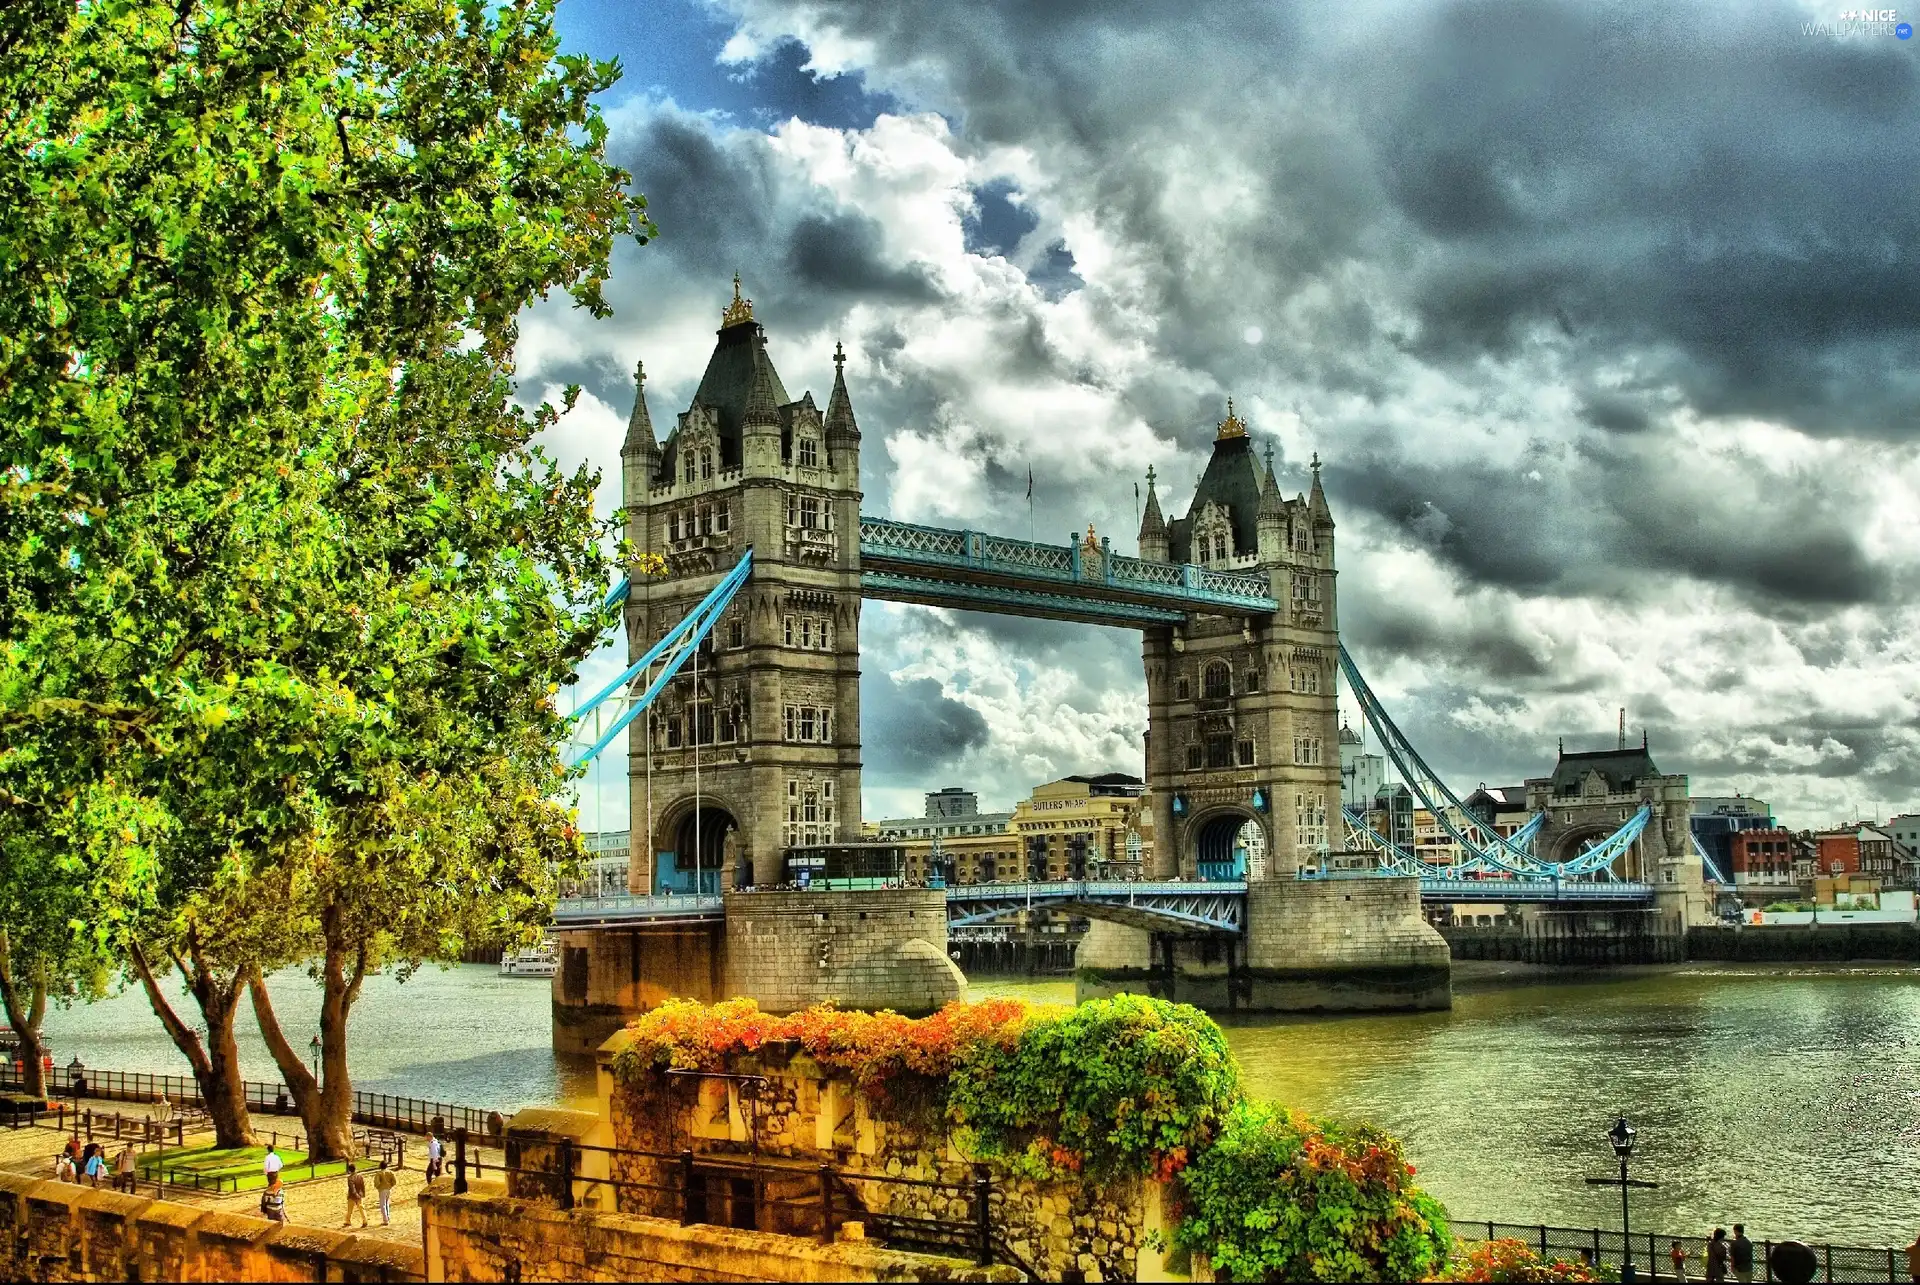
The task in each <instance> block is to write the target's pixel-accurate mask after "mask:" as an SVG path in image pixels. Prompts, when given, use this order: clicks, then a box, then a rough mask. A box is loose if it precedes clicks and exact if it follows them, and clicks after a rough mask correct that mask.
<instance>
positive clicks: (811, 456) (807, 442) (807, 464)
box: [800, 437, 820, 468]
mask: <svg viewBox="0 0 1920 1285" xmlns="http://www.w3.org/2000/svg"><path fill="white" fill-rule="evenodd" d="M819 462H820V447H819V444H818V443H817V442H815V441H814V440H813V439H812V438H811V437H803V438H801V439H800V467H801V468H813V467H815V466H816V465H818V464H819Z"/></svg>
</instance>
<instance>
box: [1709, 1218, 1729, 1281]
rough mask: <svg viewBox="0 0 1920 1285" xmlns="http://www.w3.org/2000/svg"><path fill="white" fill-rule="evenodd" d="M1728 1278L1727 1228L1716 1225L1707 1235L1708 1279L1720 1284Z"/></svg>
mask: <svg viewBox="0 0 1920 1285" xmlns="http://www.w3.org/2000/svg"><path fill="white" fill-rule="evenodd" d="M1726 1279H1727V1229H1726V1228H1725V1227H1715V1228H1714V1229H1713V1235H1711V1236H1709V1237H1707V1280H1708V1281H1709V1282H1712V1285H1720V1283H1721V1282H1723V1281H1725V1280H1726Z"/></svg>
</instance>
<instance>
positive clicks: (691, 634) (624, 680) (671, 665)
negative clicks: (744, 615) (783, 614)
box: [569, 548, 753, 767]
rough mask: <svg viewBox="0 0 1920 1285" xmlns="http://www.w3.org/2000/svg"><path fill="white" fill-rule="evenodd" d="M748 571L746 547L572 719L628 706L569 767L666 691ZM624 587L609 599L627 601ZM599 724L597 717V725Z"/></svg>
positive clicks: (596, 750) (606, 742) (750, 561)
mask: <svg viewBox="0 0 1920 1285" xmlns="http://www.w3.org/2000/svg"><path fill="white" fill-rule="evenodd" d="M752 571H753V550H752V549H751V548H749V549H748V550H747V551H746V552H745V553H743V554H741V555H740V561H739V562H738V563H736V564H734V568H733V570H731V571H729V572H727V574H726V575H724V576H722V577H721V578H720V582H719V583H718V584H716V585H714V587H713V588H712V589H710V590H708V591H707V596H706V597H704V598H702V599H701V600H700V602H699V604H698V605H697V606H695V607H694V609H693V610H692V611H690V612H688V613H687V615H686V617H685V618H684V619H683V620H681V621H680V623H679V624H677V625H675V626H674V627H673V628H672V629H669V630H668V631H667V633H666V636H665V637H664V638H662V639H661V640H660V641H659V642H657V643H655V644H654V645H653V646H652V647H649V648H648V649H647V651H646V654H645V655H643V656H641V657H640V659H638V660H636V661H634V662H633V663H632V664H631V665H629V666H627V668H626V669H624V670H623V671H621V674H620V676H619V677H618V678H616V679H614V680H613V681H612V682H611V683H609V684H607V686H606V687H605V688H604V689H603V690H601V691H600V692H598V693H596V694H595V695H594V696H593V697H592V699H590V700H588V701H587V702H586V704H584V705H582V706H581V707H580V708H579V709H577V710H575V711H574V712H573V713H572V715H570V717H571V718H572V719H573V721H575V722H578V721H579V720H580V719H582V718H585V717H587V716H588V715H589V714H592V713H593V712H594V711H595V710H597V709H599V708H600V706H602V705H603V704H606V703H608V702H610V701H611V702H616V703H618V702H620V701H624V702H625V704H626V708H625V710H623V711H622V712H621V714H620V716H619V717H618V718H616V719H614V721H613V724H612V726H610V727H608V728H606V729H605V730H604V731H602V732H600V734H599V735H598V737H597V738H596V739H595V740H594V741H593V742H592V744H590V745H589V746H588V747H587V749H585V750H584V751H582V752H581V753H580V754H579V755H578V756H576V757H575V758H573V759H572V760H571V762H570V763H569V766H571V767H578V766H579V765H580V764H582V763H585V762H586V761H587V760H589V759H591V758H594V757H595V756H597V755H598V754H599V753H600V752H601V751H602V750H604V749H606V748H607V746H608V745H610V744H612V743H613V738H614V737H616V736H618V735H619V734H620V733H621V732H622V731H624V730H625V729H626V726H627V724H629V723H631V722H633V720H634V719H636V718H638V717H639V716H640V714H641V712H642V711H643V710H645V709H646V708H647V707H648V706H649V705H651V704H653V702H654V699H655V698H656V697H658V696H659V695H660V693H661V692H662V691H664V690H666V686H667V684H668V683H670V682H672V681H673V677H674V675H676V674H678V673H679V672H680V669H681V666H683V665H685V664H686V663H687V662H688V661H689V660H691V659H692V658H693V654H694V652H696V651H698V650H699V648H700V644H701V643H702V642H703V641H704V640H705V639H706V637H707V635H708V634H710V633H712V632H713V627H714V625H715V624H717V623H718V622H719V620H720V613H721V612H723V611H725V610H726V609H727V604H728V603H730V602H732V601H733V596H734V595H735V594H736V593H738V592H740V588H741V586H742V585H744V584H746V582H747V577H748V576H749V575H750V574H752ZM627 587H628V582H627V581H622V582H621V584H620V586H619V587H618V588H616V589H615V590H614V592H613V594H609V595H608V601H609V602H611V601H613V600H614V597H615V595H618V597H619V599H620V600H621V601H625V598H626V593H625V592H623V591H624V590H626V589H627ZM656 664H658V665H660V666H661V668H660V672H659V673H658V674H655V675H653V676H652V679H651V681H650V682H647V684H646V687H645V690H644V691H642V692H641V694H640V695H638V696H635V695H633V693H632V683H633V681H634V679H636V678H640V677H642V676H643V675H646V674H648V673H649V671H650V669H651V667H652V666H654V665H656ZM597 724H598V720H597V719H596V726H597Z"/></svg>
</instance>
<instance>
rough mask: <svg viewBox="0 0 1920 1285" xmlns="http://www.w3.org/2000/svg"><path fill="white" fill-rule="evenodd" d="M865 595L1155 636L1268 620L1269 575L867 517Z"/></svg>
mask: <svg viewBox="0 0 1920 1285" xmlns="http://www.w3.org/2000/svg"><path fill="white" fill-rule="evenodd" d="M860 592H861V596H862V597H866V598H882V599H886V600H888V601H891V602H913V603H919V604H921V605H923V606H929V607H953V608H958V609H962V610H970V611H981V610H986V611H995V612H1000V613H1003V614H1009V615H1017V616H1038V617H1041V618H1044V619H1048V620H1070V621H1077V622H1079V623H1082V624H1093V625H1121V626H1132V627H1135V628H1147V627H1150V626H1153V625H1169V624H1179V623H1181V622H1182V621H1184V620H1186V618H1187V617H1188V616H1190V615H1214V616H1270V615H1272V614H1273V613H1274V612H1275V611H1278V610H1279V603H1277V602H1275V601H1274V599H1273V597H1272V593H1271V587H1270V586H1269V584H1268V582H1267V577H1266V576H1265V575H1263V574H1261V573H1259V572H1245V571H1222V570H1216V569H1214V568H1211V567H1199V566H1194V565H1193V564H1191V563H1185V564H1182V563H1172V562H1152V561H1149V560H1147V559H1144V558H1128V557H1123V556H1121V555H1120V554H1117V553H1114V552H1113V550H1112V548H1111V546H1110V544H1109V542H1108V541H1107V540H1104V539H1103V540H1101V541H1100V543H1099V544H1098V545H1093V544H1091V543H1090V542H1089V541H1076V542H1070V543H1067V544H1036V543H1034V542H1033V541H1031V540H1013V539H1008V538H1007V537H1006V536H999V535H988V534H987V533H985V532H983V531H967V530H952V529H949V528H945V527H930V526H916V525H914V524H913V523H910V522H895V521H893V520H892V519H890V518H876V517H866V516H863V517H862V518H861V519H860Z"/></svg>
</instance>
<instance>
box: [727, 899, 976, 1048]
mask: <svg viewBox="0 0 1920 1285" xmlns="http://www.w3.org/2000/svg"><path fill="white" fill-rule="evenodd" d="M726 906H727V945H726V983H725V986H724V987H723V989H724V991H725V993H726V994H728V995H747V996H751V997H752V998H754V999H755V1000H758V1001H759V1003H760V1007H761V1008H762V1009H765V1010H766V1011H768V1012H773V1013H790V1012H794V1011H796V1010H798V1009H802V1008H806V1007H808V1006H809V1005H812V1004H817V1003H820V1002H821V1001H823V1000H830V1001H832V1002H833V1003H835V1004H838V1005H839V1006H840V1007H842V1008H864V1009H881V1008H890V1009H894V1010H896V1011H898V1012H901V1013H905V1014H907V1015H909V1016H917V1015H921V1014H926V1013H931V1012H933V1011H934V1010H936V1009H938V1008H940V1007H941V1006H943V1005H945V1004H947V1003H949V1002H951V1001H953V1000H957V999H964V998H965V997H966V985H967V979H966V977H965V976H964V975H962V974H961V972H960V970H959V968H957V967H956V966H955V965H954V963H953V961H952V960H950V959H948V958H947V902H946V895H945V894H944V893H942V892H940V891H938V890H932V891H928V890H925V889H906V888H902V889H892V890H887V891H881V892H732V893H728V894H727V897H726Z"/></svg>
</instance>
